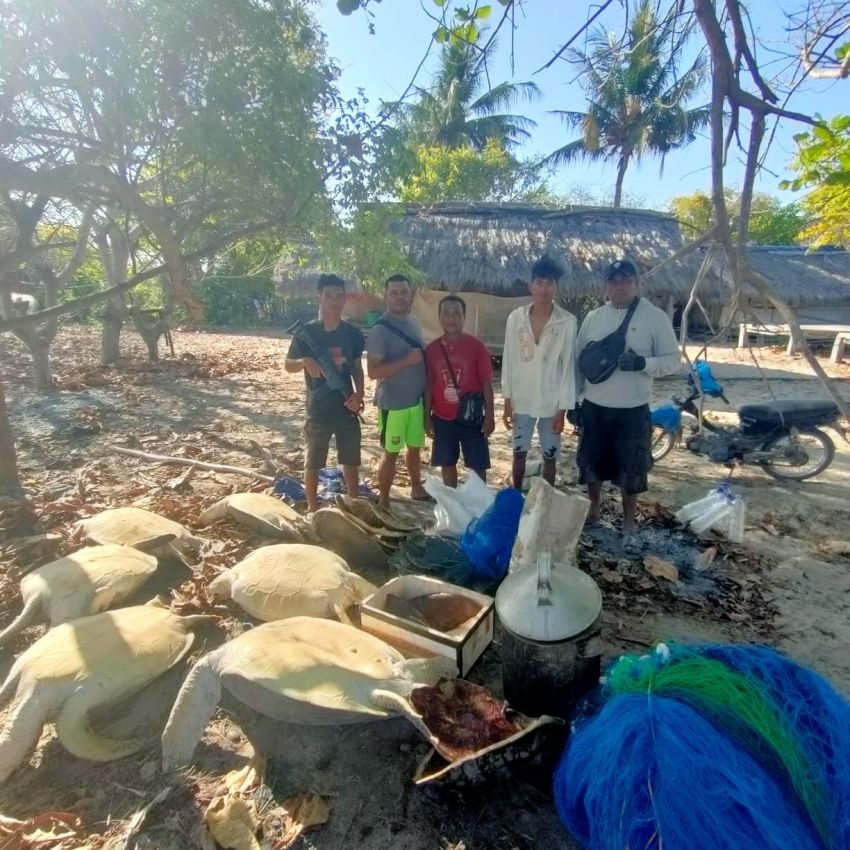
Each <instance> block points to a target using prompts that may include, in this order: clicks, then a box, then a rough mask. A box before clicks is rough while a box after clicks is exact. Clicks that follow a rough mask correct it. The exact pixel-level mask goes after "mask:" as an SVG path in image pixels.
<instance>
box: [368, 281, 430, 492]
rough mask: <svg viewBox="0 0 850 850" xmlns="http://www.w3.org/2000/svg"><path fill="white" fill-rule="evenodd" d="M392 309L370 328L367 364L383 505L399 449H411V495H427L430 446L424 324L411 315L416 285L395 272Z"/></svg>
mask: <svg viewBox="0 0 850 850" xmlns="http://www.w3.org/2000/svg"><path fill="white" fill-rule="evenodd" d="M384 300H385V301H386V305H387V312H386V313H384V315H383V316H382V317H381V319H380V321H379V323H378V324H376V325H375V327H373V328H372V330H371V331H369V336H368V338H367V340H366V364H367V372H368V374H369V377H370V378H372V379H373V380H376V381H377V382H378V386H377V388H376V390H375V405H376V407H377V408H378V428H379V429H380V432H381V448H382V449H383V450H384V454H383V456H382V457H381V464H380V466H379V467H378V490H379V493H380V504H381V505H383V506H384V507H389V500H390V488H391V487H392V483H393V479H394V478H395V470H396V461H397V460H398V455H399V452H400V451H401V450H402V449H403V448H405V447H406V448H407V454H406V458H407V471H408V473H409V475H410V496H411V498H413V499H417V500H425V499H428V494H427V493H426V492H425V490H424V488H423V487H422V480H421V479H422V459H421V457H420V452H421V449H422V447H423V446H424V445H425V411H424V408H423V406H422V397H423V395H424V394H425V380H426V377H425V357H424V352H423V348H424V343H423V339H422V328H420V327H419V322H417V321H416V319H414V318H413V317H411V315H410V308H411V306H412V305H413V289H412V288H411V285H410V281H409V280H408V279H407V278H406V277H404V275H393V276H392V277H390V278H388V279H387V281H386V283H385V284H384Z"/></svg>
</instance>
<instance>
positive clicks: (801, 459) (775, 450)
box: [651, 360, 847, 481]
mask: <svg viewBox="0 0 850 850" xmlns="http://www.w3.org/2000/svg"><path fill="white" fill-rule="evenodd" d="M687 380H688V386H689V390H690V392H689V393H688V396H687V398H685V399H680V398H678V397H676V396H673V399H672V402H670V403H667V404H663V405H660V406H659V407H656V408H654V409H653V410H652V413H651V416H652V445H651V451H652V459H653V461H656V462H657V461H659V460H661V459H662V458H663V457H665V456H666V455H667V454H669V452H670V451H671V450H672V448H673V447H674V446H675V445H677V444H678V443H679V442H680V441H681V439H682V432H683V422H682V414H683V413H687V414H690V415H691V416H694V417H696V419H697V421H699V410H698V409H697V405H696V403H695V402H696V401H697V399H699V397H700V394H702V395H705V396H707V397H708V398H719V399H721V400H722V401H724V402H725V403H726V404H729V400H728V399H727V398H726V396H725V395H724V394H723V387H722V386H721V385H720V384H719V383H718V382H717V380H716V379H715V377H714V375H712V373H711V369H710V368H709V366H708V364H707V363H706V362H705V361H703V360H697V361H696V363H695V364H694V366H693V367H691V369H690V370H689V371H688V374H687ZM700 391H702V392H700ZM738 420H739V424H738V425H737V426H728V425H721V424H719V423H717V422H712V420H711V419H709V418H708V417H706V416H703V418H702V430H700V429H699V427H698V426H697V425H693V426H692V429H691V430H692V432H693V433H692V434H691V435H690V436H688V437H686V438H685V447H686V448H687V449H688V450H689V451H692V452H694V453H695V454H699V455H704V456H706V457H708V459H709V460H710V461H712V462H713V463H722V464H725V465H727V466H734V465H735V464H750V465H753V466H760V467H761V468H762V469H763V470H764V471H765V472H766V473H767V474H768V475H770V476H772V477H773V478H778V479H780V480H791V481H805V480H806V479H807V478H814V477H815V476H816V475H820V473H821V472H823V471H824V470H825V469H826V468H827V467H828V466H829V465H830V464H831V463H832V460H833V458H834V456H835V445H834V443H833V442H832V440H831V439H830V437H829V435H828V434H826V433H824V431H822V430H821V427H822V426H826V427H829V428H832V429H834V430H835V431H837V432H838V433H839V434H840V435H841V437H842V439H844V440H846V439H847V438H846V435H845V433H844V429H843V428H842V427H841V424H840V422H839V410H838V406H837V405H836V404H835V403H834V402H831V401H802V400H800V401H794V400H791V401H767V402H760V403H758V404H745V405H742V406H741V407H739V408H738Z"/></svg>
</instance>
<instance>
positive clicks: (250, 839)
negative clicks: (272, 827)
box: [204, 795, 260, 850]
mask: <svg viewBox="0 0 850 850" xmlns="http://www.w3.org/2000/svg"><path fill="white" fill-rule="evenodd" d="M204 822H205V823H206V825H207V829H208V830H209V831H210V835H212V837H213V838H214V839H215V840H216V841H217V842H218V844H220V845H221V846H222V847H224V848H225V850H260V843H259V841H257V839H256V838H255V837H254V836H255V833H256V832H257V829H258V828H259V826H260V821H259V819H258V818H257V812H256V810H255V808H254V804H253V802H251V801H250V800H244V799H243V798H242V797H232V796H229V795H228V796H225V797H216V798H215V799H213V801H212V802H211V803H210V804H209V806H208V807H207V810H206V812H204Z"/></svg>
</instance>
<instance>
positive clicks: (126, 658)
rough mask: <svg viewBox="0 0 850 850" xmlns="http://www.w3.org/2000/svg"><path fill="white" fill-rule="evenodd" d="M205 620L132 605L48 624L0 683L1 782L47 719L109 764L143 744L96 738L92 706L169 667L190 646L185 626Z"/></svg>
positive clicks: (77, 746)
mask: <svg viewBox="0 0 850 850" xmlns="http://www.w3.org/2000/svg"><path fill="white" fill-rule="evenodd" d="M210 619H212V618H210V617H206V616H202V617H179V616H177V615H176V614H173V613H172V612H171V611H168V610H167V609H165V608H162V607H158V606H156V605H137V606H134V607H132V608H120V609H118V610H117V611H107V612H105V613H103V614H95V615H93V616H91V617H82V618H81V619H79V620H72V621H71V622H69V623H64V624H63V625H61V626H57V627H56V628H55V629H50V631H48V632H47V633H46V634H45V635H44V636H43V637H42V638H40V639H39V640H37V641H36V642H35V643H34V644H33V645H32V646H31V647H30V648H29V649H27V650H26V651H25V652H23V653H22V654H21V655H20V656H19V657H18V659H17V660H16V661H15V663H14V664H13V665H12V669H11V670H10V671H9V675H8V677H7V679H6V681H5V682H4V683H3V686H2V687H0V707H2V706H3V705H5V704H6V703H7V702H9V701H10V700H11V706H10V708H9V712H8V714H7V717H6V724H5V726H4V727H3V731H2V732H0V782H2V781H3V780H5V779H7V778H8V776H9V775H10V774H11V773H12V771H13V770H14V769H15V768H16V767H17V766H18V765H19V764H20V763H21V762H22V761H23V760H24V758H25V757H26V755H27V753H29V751H30V750H31V749H32V748H33V747H34V746H35V744H36V742H37V741H38V738H39V736H40V735H41V730H42V727H43V726H44V724H45V723H47V722H49V721H54V722H55V723H56V732H57V734H58V736H59V741H60V742H61V743H62V745H63V746H64V747H65V749H67V750H68V751H69V752H70V753H72V754H73V755H75V756H77V757H78V758H84V759H91V760H93V761H109V760H111V759H117V758H123V757H124V756H127V755H130V754H131V753H134V752H136V751H137V750H139V749H140V748H141V747H143V746H144V744H145V743H146V739H144V738H131V739H126V740H117V739H114V738H106V737H103V736H101V735H98V734H97V733H96V732H95V731H94V730H93V729H92V728H91V725H90V723H89V717H88V713H89V711H91V710H92V709H94V708H96V707H98V706H101V705H105V704H108V703H113V702H117V701H118V700H121V699H124V698H125V697H128V696H131V695H132V694H134V693H136V692H137V691H139V690H141V689H142V688H144V687H145V686H146V685H148V684H149V683H150V682H152V681H153V680H154V679H156V678H157V676H159V675H161V674H162V673H164V672H165V671H166V670H168V668H169V667H171V666H172V665H174V664H175V663H177V661H179V660H180V659H181V658H182V657H183V656H184V655H185V654H186V653H187V652H188V651H189V648H190V647H191V645H192V640H193V635H192V634H191V633H190V631H189V630H190V629H191V628H193V627H194V626H196V625H199V624H200V623H202V622H208V621H210Z"/></svg>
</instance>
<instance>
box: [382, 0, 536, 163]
mask: <svg viewBox="0 0 850 850" xmlns="http://www.w3.org/2000/svg"><path fill="white" fill-rule="evenodd" d="M458 11H461V10H458ZM467 26H468V27H473V31H471V32H470V33H469V34H468V38H467V37H466V36H465V37H464V38H463V39H455V38H451V37H448V36H447V39H446V40H447V41H448V43H446V44H444V46H443V48H442V50H441V52H440V64H439V67H438V69H437V73H436V74H435V76H434V80H433V82H432V85H431V86H430V87H428V88H427V89H419V90H418V98H417V100H416V102H415V103H413V104H412V105H408V104H391V105H390V106H391V108H393V109H395V111H396V113H397V114H398V115H399V117H400V118H401V122H402V123H401V127H402V129H403V131H404V133H405V135H406V136H407V138H408V139H410V140H411V141H412V142H413V144H414V145H416V144H438V145H443V146H445V147H450V148H456V147H466V146H471V147H473V148H475V149H476V150H479V151H481V150H483V149H484V146H485V145H486V143H487V142H488V141H490V140H494V139H495V140H496V141H498V142H499V143H500V144H501V146H502V147H503V148H506V149H510V148H511V147H513V146H515V145H517V144H519V143H520V142H522V141H523V140H525V139H527V138H528V137H529V135H530V134H529V130H530V129H531V128H532V127H534V126H535V123H534V121H532V120H531V119H529V118H526V117H525V116H523V115H515V114H508V113H505V112H503V111H502V110H504V109H509V108H510V107H511V106H512V105H513V104H515V103H517V102H518V101H520V100H526V101H532V100H536V99H537V98H539V97H540V90H539V89H538V88H537V86H536V85H535V84H534V83H529V82H526V83H509V82H501V83H498V84H497V85H494V86H491V85H490V84H489V79H488V77H487V62H488V61H489V60H490V59H491V57H492V54H493V51H494V50H495V47H496V42H492V43H491V44H490V45H489V47H487V48H486V49H485V48H483V47H481V46H479V45H478V44H477V40H478V33H477V30H476V29H475V24H474V22H472V21H470V22H468V23H467ZM438 31H439V30H438Z"/></svg>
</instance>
